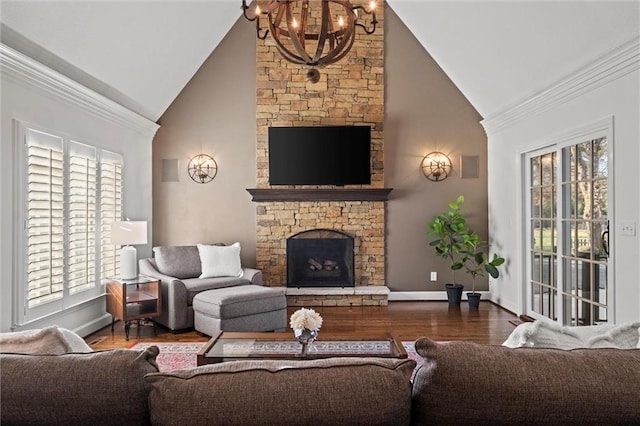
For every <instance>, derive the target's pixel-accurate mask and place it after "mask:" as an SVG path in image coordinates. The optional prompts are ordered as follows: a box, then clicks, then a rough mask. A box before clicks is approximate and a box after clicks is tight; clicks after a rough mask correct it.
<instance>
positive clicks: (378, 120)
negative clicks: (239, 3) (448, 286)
mask: <svg viewBox="0 0 640 426" xmlns="http://www.w3.org/2000/svg"><path fill="white" fill-rule="evenodd" d="M380 3H382V2H380ZM354 4H357V1H356V2H355V3H354ZM363 6H365V4H364V3H363ZM376 14H377V18H378V21H379V24H378V27H377V29H376V32H375V33H374V34H372V35H367V34H365V33H364V32H363V31H362V29H356V40H355V42H354V45H353V47H352V49H351V51H350V52H349V54H348V55H347V56H346V57H345V58H343V59H342V60H341V61H339V62H338V63H337V64H333V65H330V66H327V67H325V68H321V69H319V71H320V74H321V77H320V81H319V82H318V83H315V84H313V83H310V82H307V79H306V73H307V71H308V67H306V66H301V65H296V64H291V63H289V62H287V61H286V60H284V59H283V58H282V57H281V56H280V54H279V53H278V51H277V49H276V46H275V44H274V43H273V42H272V41H271V40H270V38H267V40H265V41H262V40H258V39H257V58H256V79H257V93H256V103H257V116H256V134H257V164H256V183H257V188H271V187H270V186H269V177H268V173H269V159H268V158H269V153H268V128H269V127H270V126H321V125H369V126H371V128H372V133H371V164H372V175H371V185H370V186H369V185H367V186H366V187H367V188H383V187H384V157H383V148H384V128H383V124H384V7H383V6H382V4H380V5H379V6H378V10H377V13H376ZM367 22H368V21H367ZM362 187H364V186H351V187H348V188H362ZM277 188H278V189H282V188H288V189H299V188H317V187H309V186H299V187H298V186H296V187H295V188H294V187H282V186H278V187H277ZM324 188H329V187H324ZM256 220H257V234H258V235H257V247H256V263H257V267H258V268H259V269H261V270H262V271H263V276H264V281H265V285H268V286H286V282H287V271H286V240H287V238H288V237H290V236H291V235H294V234H296V233H298V232H302V231H306V230H310V229H318V228H323V229H333V230H338V231H343V232H345V233H348V234H350V235H352V236H353V237H354V239H355V242H354V244H355V284H356V286H366V285H378V286H384V285H385V207H384V202H381V201H284V202H274V201H269V202H260V203H256Z"/></svg>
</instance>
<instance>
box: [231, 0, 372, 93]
mask: <svg viewBox="0 0 640 426" xmlns="http://www.w3.org/2000/svg"><path fill="white" fill-rule="evenodd" d="M255 3H256V7H255V9H254V11H253V13H247V10H248V9H249V6H247V3H246V0H242V14H243V16H244V17H245V18H246V19H247V20H248V21H251V22H253V21H255V23H256V36H257V37H258V38H259V39H260V40H264V39H266V38H267V36H268V35H269V34H271V38H272V39H273V41H274V42H275V44H276V47H277V49H278V51H279V52H280V54H281V55H282V56H283V57H284V58H285V59H286V60H287V61H289V62H293V63H294V64H301V65H307V66H310V67H312V68H311V69H310V70H309V72H307V79H308V80H309V81H311V82H312V83H317V82H318V81H319V80H320V73H319V71H318V70H317V69H316V68H315V67H323V66H326V65H329V64H333V63H335V62H338V61H339V60H341V59H342V58H344V57H345V56H346V55H347V53H349V50H351V47H352V46H353V42H354V41H355V30H356V27H360V28H362V29H363V30H364V32H365V33H366V34H373V33H374V32H375V31H376V25H377V24H378V20H377V19H376V12H375V11H376V2H375V1H372V2H370V3H369V5H368V7H364V6H354V5H353V4H351V2H350V1H349V0H321V1H318V0H315V1H310V0H271V1H270V2H269V3H268V4H267V5H266V7H265V8H264V9H263V8H261V7H260V5H259V2H258V1H257V0H256V1H255ZM318 7H320V9H321V10H320V12H317V8H318ZM314 8H315V9H316V10H315V11H312V10H311V9H314ZM359 14H360V15H362V16H363V17H364V16H370V18H371V19H370V23H369V25H370V26H367V25H366V24H363V23H361V22H359V19H360V16H359ZM263 17H264V18H266V20H267V23H268V28H266V29H264V28H262V22H261V21H262V18H263Z"/></svg>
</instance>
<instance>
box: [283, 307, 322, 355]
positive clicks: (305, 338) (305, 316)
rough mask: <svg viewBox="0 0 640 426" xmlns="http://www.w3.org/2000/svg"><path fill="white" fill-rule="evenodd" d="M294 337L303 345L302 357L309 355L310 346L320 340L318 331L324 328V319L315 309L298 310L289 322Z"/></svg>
mask: <svg viewBox="0 0 640 426" xmlns="http://www.w3.org/2000/svg"><path fill="white" fill-rule="evenodd" d="M289 324H290V325H291V328H292V329H293V335H294V336H296V339H298V341H299V342H300V343H301V344H302V356H306V355H307V351H308V346H309V344H310V343H313V342H314V341H315V340H316V339H317V338H318V330H320V327H321V326H322V317H321V316H320V314H319V313H317V312H316V311H314V310H313V309H307V308H302V309H298V310H297V311H295V312H294V313H293V314H292V315H291V319H290V321H289Z"/></svg>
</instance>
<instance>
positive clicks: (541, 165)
mask: <svg viewBox="0 0 640 426" xmlns="http://www.w3.org/2000/svg"><path fill="white" fill-rule="evenodd" d="M610 152H611V146H610V143H609V138H608V137H607V136H606V135H602V136H599V137H595V138H589V139H584V140H581V141H579V142H577V143H576V141H575V140H572V141H566V142H564V143H559V144H556V145H554V146H552V147H548V148H545V149H542V150H538V151H535V152H531V153H529V154H527V155H526V163H527V164H526V169H527V186H528V191H527V192H528V194H527V201H526V203H527V215H528V221H527V234H528V239H527V240H528V243H527V244H528V248H527V253H528V256H527V280H526V286H527V288H526V292H525V294H526V297H527V301H526V306H527V313H528V314H529V315H530V316H532V317H534V318H542V317H544V318H549V319H551V320H554V321H557V322H559V323H561V324H563V325H574V326H575V325H593V324H599V323H606V322H607V321H609V318H610V316H611V312H610V310H611V300H612V294H613V288H612V285H611V283H612V280H611V279H610V271H609V268H608V265H609V262H610V256H611V255H612V254H613V253H610V251H609V220H608V217H609V215H610V214H611V212H610V211H609V206H611V205H612V203H611V202H610V199H609V198H610V191H609V189H610V188H609V187H610V181H611V180H610V176H611V175H612V173H611V172H612V170H611V169H610V167H609V166H610V164H611V161H610Z"/></svg>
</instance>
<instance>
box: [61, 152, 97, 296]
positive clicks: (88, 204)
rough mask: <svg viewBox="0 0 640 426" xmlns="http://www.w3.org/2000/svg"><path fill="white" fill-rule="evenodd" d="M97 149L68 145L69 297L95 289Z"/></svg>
mask: <svg viewBox="0 0 640 426" xmlns="http://www.w3.org/2000/svg"><path fill="white" fill-rule="evenodd" d="M96 169H97V167H96V149H95V148H93V147H91V146H88V145H84V144H81V143H78V142H73V141H71V142H70V143H69V173H68V176H69V196H68V204H67V215H68V221H67V226H68V228H67V238H68V239H67V248H68V254H67V274H68V283H69V284H68V289H69V294H76V293H78V292H80V291H83V290H88V289H91V288H93V287H95V284H96V282H95V280H96V268H95V263H96V196H97V193H96V185H97V179H96Z"/></svg>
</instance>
